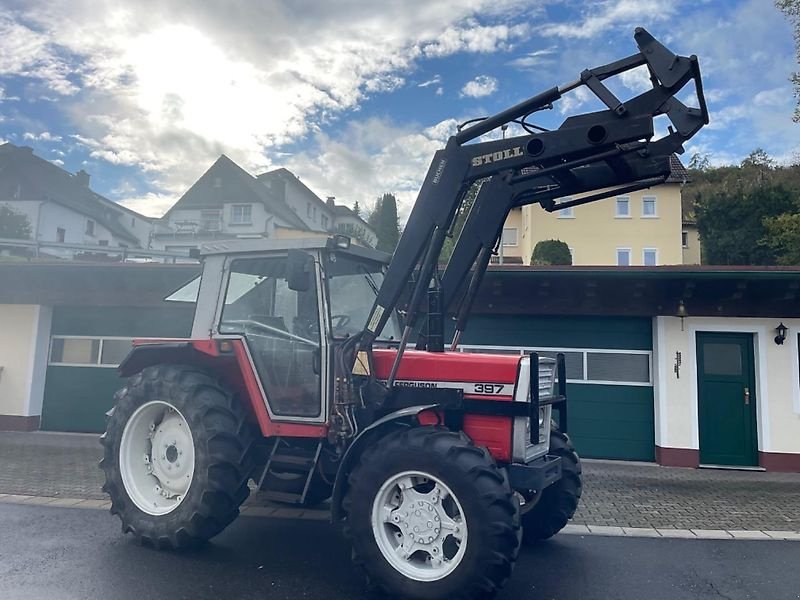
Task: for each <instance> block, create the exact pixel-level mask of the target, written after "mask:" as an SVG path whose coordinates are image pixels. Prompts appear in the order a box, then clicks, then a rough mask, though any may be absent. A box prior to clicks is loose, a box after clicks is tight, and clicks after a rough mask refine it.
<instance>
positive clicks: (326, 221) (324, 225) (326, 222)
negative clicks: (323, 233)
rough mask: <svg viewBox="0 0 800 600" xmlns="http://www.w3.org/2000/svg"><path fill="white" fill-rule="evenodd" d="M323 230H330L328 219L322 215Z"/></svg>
mask: <svg viewBox="0 0 800 600" xmlns="http://www.w3.org/2000/svg"><path fill="white" fill-rule="evenodd" d="M322 228H323V229H328V217H327V216H326V215H322Z"/></svg>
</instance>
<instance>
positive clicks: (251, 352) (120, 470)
mask: <svg viewBox="0 0 800 600" xmlns="http://www.w3.org/2000/svg"><path fill="white" fill-rule="evenodd" d="M635 39H636V42H637V44H638V46H639V52H638V53H636V54H634V55H632V56H629V57H627V58H624V59H622V60H619V61H617V62H614V63H612V64H609V65H605V66H602V67H597V68H595V69H590V70H586V71H584V72H583V73H581V75H580V78H579V79H578V80H576V81H575V82H573V83H570V84H568V85H565V86H562V87H556V88H552V89H550V90H548V91H546V92H543V93H542V94H539V95H537V96H534V97H532V98H530V99H528V100H526V101H524V102H522V103H520V104H518V105H516V106H514V107H512V108H509V109H508V110H505V111H503V112H501V113H499V114H497V115H495V116H492V117H489V118H486V119H482V120H478V121H475V122H474V123H473V124H472V125H471V126H469V127H465V128H462V129H461V130H460V131H459V132H458V133H457V134H456V135H454V136H453V137H452V138H451V139H450V140H449V142H448V143H447V145H446V147H445V148H444V149H443V150H440V151H439V152H437V153H436V155H435V157H434V159H433V162H432V164H431V167H430V170H429V172H428V175H427V177H426V179H425V181H424V184H423V186H422V188H421V190H420V193H419V197H418V199H417V202H416V204H415V206H414V208H413V211H412V212H411V215H410V217H409V219H408V223H407V225H406V228H405V231H404V233H403V236H402V238H401V240H400V242H399V245H398V246H397V249H396V251H395V253H394V255H393V256H392V257H391V260H389V258H390V257H388V256H386V255H384V254H382V253H379V252H376V251H374V250H369V249H366V248H362V247H359V246H355V245H351V244H350V240H349V239H348V238H346V237H344V236H333V237H331V238H330V239H329V240H327V241H325V240H323V241H320V240H311V239H308V240H296V241H292V242H289V241H285V240H275V241H273V240H241V241H231V242H215V243H213V244H209V245H206V246H204V247H202V248H201V254H202V257H203V271H202V277H201V278H200V283H199V288H198V289H197V295H196V309H195V317H194V324H193V328H192V336H191V339H187V340H168V341H167V340H165V341H163V342H159V343H146V344H139V345H136V347H135V348H134V349H133V351H132V352H131V354H130V355H129V356H128V357H127V358H126V359H125V361H124V362H123V363H122V364H121V365H120V372H121V374H122V375H123V376H125V377H127V378H128V380H127V383H126V385H125V387H123V388H122V389H121V390H120V391H119V392H118V394H117V395H116V406H115V408H114V409H113V411H112V412H111V413H110V417H109V421H108V429H107V431H106V434H105V435H104V436H103V440H102V443H103V446H104V448H105V455H104V459H103V461H102V463H101V466H102V469H103V470H104V472H105V477H106V483H105V486H104V490H105V491H106V492H107V493H108V494H109V495H110V496H111V500H112V509H111V512H112V513H114V514H117V515H118V516H119V517H120V519H121V520H122V525H123V530H124V531H125V532H126V533H131V534H132V535H133V536H135V537H136V538H137V539H138V540H140V541H141V542H143V543H146V544H149V545H152V546H155V547H158V548H183V547H188V546H193V545H196V544H198V543H201V542H204V541H206V540H208V539H209V538H212V537H213V536H215V535H216V534H218V533H219V532H220V531H222V530H223V529H224V528H225V527H226V526H227V525H228V524H230V523H231V521H233V520H234V519H235V518H236V516H237V515H238V514H239V507H240V506H241V504H242V502H244V500H245V499H246V498H247V496H248V494H249V492H250V486H249V484H250V482H251V481H253V482H254V483H255V485H256V486H257V487H258V489H259V490H262V492H263V493H264V494H265V495H266V496H267V497H269V498H271V499H273V500H277V501H283V502H290V503H297V504H301V505H311V504H319V503H322V502H325V501H329V506H330V511H331V517H332V520H333V521H334V522H335V523H341V524H342V525H343V528H344V531H345V534H346V535H347V537H349V538H350V540H351V542H352V545H353V551H354V552H353V556H354V561H355V563H356V564H357V565H358V566H360V567H361V568H362V569H363V570H364V571H365V572H366V574H367V576H368V578H369V579H370V581H371V582H372V583H373V585H374V586H376V587H377V588H379V589H381V590H383V591H384V592H386V593H389V594H392V595H397V596H400V597H403V598H426V599H433V598H487V597H491V596H492V595H493V594H494V593H495V592H496V591H497V590H498V589H500V587H501V586H502V585H503V584H504V583H505V582H506V580H507V579H508V578H509V576H510V575H511V571H512V567H513V566H514V562H515V560H516V558H517V554H518V552H519V548H520V544H521V543H522V541H523V539H525V540H541V539H544V538H548V537H550V536H552V535H554V534H555V533H557V532H558V531H559V530H561V529H562V528H563V527H564V525H565V524H566V523H567V522H568V521H569V519H570V518H571V517H572V516H573V514H574V513H575V510H576V507H577V505H578V500H579V498H580V496H581V466H580V461H579V459H578V455H577V454H576V452H575V449H574V448H573V446H572V444H571V442H570V440H569V438H568V437H567V435H566V433H565V429H566V424H567V414H566V397H565V388H566V385H565V370H564V363H563V357H558V359H557V360H553V359H552V358H545V357H541V358H540V357H538V356H537V355H535V354H532V355H530V356H499V355H483V354H473V353H464V352H458V351H457V347H458V344H459V340H460V337H461V332H463V331H464V329H465V327H466V323H467V318H468V315H469V312H470V309H471V305H472V301H473V299H474V297H475V294H476V292H477V290H478V288H479V286H480V282H481V278H482V276H483V274H484V273H485V271H486V268H487V265H488V264H489V262H490V258H491V255H492V254H493V252H494V251H495V250H496V247H497V244H498V238H499V237H500V233H501V231H502V226H503V223H504V221H505V218H506V216H507V214H508V212H509V210H511V209H512V208H514V207H517V206H522V205H524V204H530V203H534V202H535V203H538V204H540V205H541V206H542V207H543V208H544V209H545V210H547V211H554V210H559V209H562V208H565V207H568V206H576V205H579V204H583V203H586V202H592V201H594V200H598V199H600V198H605V197H609V196H615V195H617V194H620V193H625V192H629V191H632V190H638V189H644V188H647V187H649V186H652V185H656V184H659V183H661V182H663V181H664V180H665V178H666V177H667V176H668V175H669V172H670V157H671V155H672V154H673V153H674V152H682V151H683V149H682V143H683V142H684V141H686V140H687V139H689V138H690V137H692V136H693V135H694V134H695V133H696V132H697V131H698V130H699V129H700V128H701V127H703V125H705V124H706V123H707V122H708V113H707V110H706V106H705V101H704V98H703V92H702V85H701V80H700V72H699V68H698V64H697V59H696V58H695V57H694V56H692V57H683V56H677V55H675V54H673V53H672V52H670V51H669V50H668V49H667V48H665V47H664V46H663V45H661V44H660V43H659V42H658V41H656V40H655V39H654V38H653V37H652V36H651V35H650V34H649V33H647V32H646V31H644V30H643V29H637V30H636V33H635ZM640 66H643V67H645V68H647V69H648V70H649V73H650V78H651V81H652V89H650V90H648V91H646V92H644V93H642V94H640V95H638V96H636V97H634V98H631V99H629V100H627V101H625V102H623V101H620V100H618V99H617V97H616V96H615V95H614V93H613V92H612V91H611V90H610V89H609V88H608V87H606V85H605V84H604V83H603V81H604V80H605V79H607V78H609V77H611V76H614V75H618V74H620V73H622V72H624V71H627V70H630V69H633V68H636V67H640ZM689 82H694V88H693V89H694V91H695V93H696V98H697V102H698V104H699V107H698V108H690V107H687V106H685V105H684V104H683V103H682V102H680V101H679V100H677V99H676V97H675V95H676V94H677V93H678V92H679V91H680V90H682V89H683V88H684V87H685V86H686V85H687V84H688V83H689ZM582 85H585V86H587V87H588V88H589V90H591V91H592V92H593V93H594V94H595V95H596V96H597V97H598V98H599V100H600V101H601V102H603V103H604V104H605V105H606V106H607V109H605V110H601V111H598V112H593V113H588V114H582V115H578V116H572V117H569V118H568V119H566V120H565V121H564V123H563V124H562V125H561V126H560V127H559V128H558V129H556V130H553V131H547V130H543V129H542V128H540V127H537V126H535V125H533V124H531V123H529V121H528V119H529V118H530V115H531V114H533V113H534V112H536V111H538V110H542V109H544V108H550V107H552V103H553V102H555V101H557V100H558V99H559V98H560V97H561V95H562V94H564V93H566V92H567V91H569V90H572V89H574V88H577V87H578V86H582ZM658 115H666V116H667V117H668V118H669V119H670V121H671V123H672V126H671V127H670V128H669V130H668V132H667V133H666V135H664V136H662V137H660V138H658V139H656V138H655V136H654V129H653V119H654V117H655V116H658ZM511 122H513V123H517V124H518V125H520V126H521V127H522V128H523V129H524V130H525V131H526V134H524V135H520V136H516V137H511V138H508V139H497V138H494V140H493V141H483V142H480V141H479V142H474V143H468V142H471V141H473V140H475V139H476V138H479V137H480V136H483V135H484V134H486V133H488V132H490V131H493V130H495V129H497V128H499V127H501V126H503V125H506V124H508V123H511ZM473 185H479V186H480V189H479V191H478V193H477V196H475V199H474V202H473V205H472V207H471V209H470V210H469V214H468V216H467V218H466V221H465V223H464V225H463V228H462V230H461V232H460V234H459V236H458V239H457V241H456V243H455V244H454V249H453V252H452V255H451V258H450V260H449V262H448V264H447V265H446V267H445V268H444V270H443V272H441V273H440V271H439V267H438V259H439V257H440V255H441V250H442V245H443V243H444V241H445V239H446V237H447V236H448V235H452V228H453V223H454V221H455V218H456V214H457V213H458V212H459V209H460V207H461V205H462V203H463V201H464V198H465V196H466V194H467V193H468V192H469V190H470V188H471V187H472V186H473ZM565 197H569V198H574V199H571V200H562V201H557V199H559V198H565ZM531 301H532V302H533V299H531ZM532 310H535V306H533V305H532ZM445 315H452V316H453V318H454V320H455V323H454V329H453V334H452V343H451V345H450V347H449V349H448V350H447V351H445V348H444V326H443V321H444V316H445ZM412 336H414V337H415V339H416V348H415V349H408V343H409V341H410V340H411V337H412ZM554 409H555V411H556V412H558V413H559V415H558V417H559V426H556V425H555V421H554V416H555V415H553V411H554Z"/></svg>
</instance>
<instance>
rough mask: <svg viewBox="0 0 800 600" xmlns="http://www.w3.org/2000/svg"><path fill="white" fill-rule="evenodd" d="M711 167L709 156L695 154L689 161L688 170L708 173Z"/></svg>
mask: <svg viewBox="0 0 800 600" xmlns="http://www.w3.org/2000/svg"><path fill="white" fill-rule="evenodd" d="M710 166H711V162H710V161H709V158H708V154H699V153H697V152H695V153H694V154H692V158H691V160H690V161H689V166H688V169H689V170H690V171H707V170H708V169H709V167H710Z"/></svg>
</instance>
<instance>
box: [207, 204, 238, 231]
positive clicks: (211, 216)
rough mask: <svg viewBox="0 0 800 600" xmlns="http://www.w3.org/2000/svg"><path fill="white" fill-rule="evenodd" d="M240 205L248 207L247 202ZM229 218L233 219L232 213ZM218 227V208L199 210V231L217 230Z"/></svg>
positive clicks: (219, 227)
mask: <svg viewBox="0 0 800 600" xmlns="http://www.w3.org/2000/svg"><path fill="white" fill-rule="evenodd" d="M242 206H247V207H248V208H249V207H250V206H249V205H248V204H243V205H242ZM231 220H233V214H231ZM220 229H221V226H220V212H219V211H218V210H203V211H200V230H201V231H219V230H220Z"/></svg>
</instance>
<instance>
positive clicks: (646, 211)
mask: <svg viewBox="0 0 800 600" xmlns="http://www.w3.org/2000/svg"><path fill="white" fill-rule="evenodd" d="M642 216H643V217H645V218H648V219H654V218H656V217H657V216H658V214H657V213H656V197H655V196H644V197H642Z"/></svg>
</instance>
